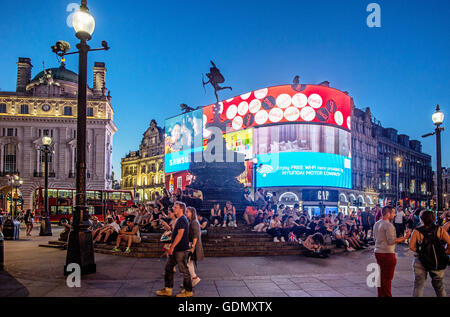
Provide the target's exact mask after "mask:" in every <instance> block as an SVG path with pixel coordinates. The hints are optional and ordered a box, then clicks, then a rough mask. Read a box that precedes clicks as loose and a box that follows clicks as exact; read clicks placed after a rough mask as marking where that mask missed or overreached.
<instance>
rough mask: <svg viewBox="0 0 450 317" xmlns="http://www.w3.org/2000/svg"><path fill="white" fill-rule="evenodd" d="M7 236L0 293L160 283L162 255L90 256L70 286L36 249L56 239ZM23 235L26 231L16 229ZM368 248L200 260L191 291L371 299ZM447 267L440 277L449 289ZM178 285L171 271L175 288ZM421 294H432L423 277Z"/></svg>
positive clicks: (110, 293) (400, 271)
mask: <svg viewBox="0 0 450 317" xmlns="http://www.w3.org/2000/svg"><path fill="white" fill-rule="evenodd" d="M38 229H39V228H35V230H34V231H33V235H32V237H31V238H26V239H23V240H21V241H5V265H6V270H5V271H3V272H0V297H5V296H12V297H23V296H30V297H148V296H155V291H157V290H159V289H161V288H162V287H163V286H164V281H163V275H162V272H163V270H164V265H165V259H138V258H125V257H119V256H112V255H104V254H96V255H95V260H96V264H97V273H96V274H93V275H89V276H86V277H83V278H82V282H81V288H69V287H67V285H66V281H65V278H64V276H63V266H64V264H65V256H66V252H65V251H61V250H57V249H47V248H39V247H38V244H41V243H46V242H47V241H48V240H55V239H56V238H55V237H57V236H58V235H59V232H60V229H58V228H56V227H55V228H54V237H53V238H48V237H39V236H38ZM21 236H22V237H24V234H23V233H22V235H21ZM397 260H398V264H397V267H396V273H395V278H394V280H393V283H392V293H393V296H398V297H400V296H402V297H403V296H408V297H409V296H411V293H412V286H413V274H412V270H411V263H412V252H410V251H409V250H408V248H407V247H406V246H405V245H400V246H397ZM373 262H375V260H374V257H373V251H371V250H364V251H360V252H352V253H342V254H337V255H334V256H332V257H330V258H329V259H311V258H305V257H301V256H283V257H254V258H253V257H232V258H206V259H205V260H204V261H202V262H200V263H199V265H198V268H197V271H198V274H199V276H200V277H201V278H202V281H201V282H200V283H199V284H198V286H196V287H195V296H196V297H218V296H220V297H254V296H257V297H375V296H376V294H377V291H376V289H375V288H369V287H368V286H367V284H366V279H367V276H368V273H367V272H366V267H367V265H368V264H370V263H373ZM448 274H450V273H449V272H447V276H446V278H445V285H446V289H447V293H450V278H449V277H448ZM180 284H182V280H181V278H180V275H179V274H176V277H175V286H174V292H177V291H178V290H179V289H180V288H179V285H180ZM424 295H425V296H427V297H429V296H435V293H434V291H433V289H432V287H431V283H430V281H429V280H428V282H427V284H426V288H425V292H424Z"/></svg>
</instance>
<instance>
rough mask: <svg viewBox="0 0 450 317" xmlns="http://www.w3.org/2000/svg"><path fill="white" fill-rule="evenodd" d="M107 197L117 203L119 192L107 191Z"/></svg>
mask: <svg viewBox="0 0 450 317" xmlns="http://www.w3.org/2000/svg"><path fill="white" fill-rule="evenodd" d="M108 199H109V200H112V201H114V202H115V203H119V202H120V192H110V193H108Z"/></svg>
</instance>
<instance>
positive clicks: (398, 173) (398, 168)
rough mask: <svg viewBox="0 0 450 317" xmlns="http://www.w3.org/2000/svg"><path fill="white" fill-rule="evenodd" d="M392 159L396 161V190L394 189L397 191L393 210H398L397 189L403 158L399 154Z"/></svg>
mask: <svg viewBox="0 0 450 317" xmlns="http://www.w3.org/2000/svg"><path fill="white" fill-rule="evenodd" d="M394 160H395V162H396V163H397V190H396V191H397V200H396V203H395V211H398V202H399V191H400V189H399V178H400V167H402V162H403V159H402V157H401V156H396V157H395V158H394Z"/></svg>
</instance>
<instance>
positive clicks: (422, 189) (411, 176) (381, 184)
mask: <svg viewBox="0 0 450 317" xmlns="http://www.w3.org/2000/svg"><path fill="white" fill-rule="evenodd" d="M374 135H375V137H376V139H377V143H378V150H377V152H378V164H377V165H378V167H377V169H378V177H377V178H378V180H377V182H378V188H377V190H378V192H379V193H380V199H383V200H384V201H385V202H388V203H389V202H391V203H394V202H396V201H397V197H398V201H399V203H400V204H402V205H403V206H406V207H409V206H410V207H426V206H429V205H430V200H431V194H432V186H433V185H432V182H433V171H432V167H431V156H430V155H428V154H425V153H423V152H422V144H421V143H420V141H417V140H410V139H409V136H407V135H405V134H398V132H397V130H396V129H393V128H383V127H382V126H381V124H380V123H375V124H374Z"/></svg>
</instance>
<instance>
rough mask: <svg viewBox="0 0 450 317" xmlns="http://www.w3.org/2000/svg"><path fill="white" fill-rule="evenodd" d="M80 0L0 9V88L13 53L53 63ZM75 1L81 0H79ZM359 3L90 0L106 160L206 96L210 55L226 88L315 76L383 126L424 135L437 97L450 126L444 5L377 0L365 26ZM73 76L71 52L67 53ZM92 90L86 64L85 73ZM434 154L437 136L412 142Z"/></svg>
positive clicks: (11, 70)
mask: <svg viewBox="0 0 450 317" xmlns="http://www.w3.org/2000/svg"><path fill="white" fill-rule="evenodd" d="M73 2H77V1H66V0H24V1H4V3H2V11H1V12H0V30H1V31H2V33H1V36H0V69H1V72H0V89H1V90H3V91H13V90H15V83H16V62H17V58H18V57H19V56H20V57H30V58H31V59H32V63H33V65H34V70H33V76H34V75H35V74H37V73H38V72H39V71H41V70H42V61H45V64H46V66H47V67H56V66H57V61H56V57H55V56H54V55H53V53H51V50H50V45H53V44H54V43H55V42H56V41H57V40H67V41H69V42H70V43H71V45H72V46H73V47H74V46H75V44H76V42H77V41H76V38H75V36H74V32H73V29H71V28H69V27H68V26H67V25H66V19H67V16H68V15H69V14H70V12H66V8H67V6H68V5H69V4H70V3H73ZM78 2H79V1H78ZM370 2H372V1H363V0H345V1H344V0H340V1H338V0H316V1H311V0H310V1H304V0H293V1H282V0H280V1H263V0H259V1H253V0H252V1H250V0H240V1H235V0H231V1H215V0H210V1H195V0H193V1H178V0H174V1H137V0H128V1H117V0H108V1H107V0H88V6H89V8H90V9H91V13H92V14H93V15H94V17H95V19H96V30H95V32H94V35H93V40H92V41H91V42H90V45H91V46H92V47H96V46H99V45H100V43H101V41H102V40H107V41H108V43H109V44H110V46H111V47H112V49H111V50H110V51H108V52H95V53H92V54H91V55H90V57H89V67H90V68H91V67H92V66H93V64H94V61H104V62H105V63H106V66H107V68H108V73H107V88H108V89H110V90H111V95H112V97H113V99H112V104H113V107H114V110H115V122H116V125H117V126H118V128H119V132H118V133H117V134H116V135H115V138H114V154H113V164H114V170H115V172H116V174H119V172H120V158H121V157H123V156H124V155H125V154H126V153H128V152H129V151H130V150H137V149H138V147H139V144H140V142H141V139H142V134H143V133H144V132H145V130H146V129H147V127H148V126H149V124H150V121H151V120H152V119H156V120H157V122H158V123H159V124H160V125H163V124H164V119H166V118H168V117H171V116H174V115H176V114H178V113H179V112H180V111H179V104H180V103H186V104H188V105H190V106H192V107H196V106H204V105H208V104H211V103H212V102H214V95H213V92H212V91H211V89H210V88H209V87H208V89H207V90H206V93H205V91H204V89H203V88H202V85H201V79H202V73H206V72H207V71H208V70H209V61H210V60H211V59H212V60H214V62H215V63H216V64H217V65H218V67H219V68H220V70H221V71H222V73H223V74H224V76H225V77H226V79H227V84H229V85H231V86H232V87H233V91H232V92H230V91H228V90H226V91H223V92H222V94H221V96H222V99H226V98H230V97H232V96H235V95H239V94H242V93H245V92H249V91H252V90H255V89H259V88H263V87H268V86H272V85H278V84H286V83H290V82H291V80H292V79H293V77H294V76H295V75H300V77H301V82H302V83H311V84H313V83H319V82H321V81H324V80H328V81H330V82H331V86H332V87H335V88H338V89H341V90H344V91H345V90H346V91H349V93H350V95H351V96H352V97H353V98H354V101H355V104H356V105H357V106H358V107H360V108H365V107H370V108H371V110H372V113H373V114H374V116H375V117H376V118H377V119H378V120H380V121H381V122H382V124H383V125H384V126H385V127H394V128H396V129H398V130H399V133H405V134H408V135H410V136H411V139H421V138H420V136H421V135H423V134H425V133H428V132H430V131H431V130H432V129H433V128H434V127H433V124H432V122H431V114H432V113H433V111H434V109H435V106H436V104H437V103H439V104H440V105H441V109H442V110H443V112H444V113H445V114H446V115H447V118H446V124H445V125H447V126H448V127H450V125H449V124H448V122H450V112H449V109H450V88H449V87H450V76H449V74H450V56H449V55H450V53H449V52H450V41H449V34H450V20H449V19H448V13H449V12H450V1H448V0H429V1H414V0H389V1H377V3H379V4H380V6H381V23H382V25H381V28H368V27H367V25H366V18H367V16H368V14H369V13H368V12H366V7H367V5H368V4H369V3H370ZM67 67H68V68H69V69H71V70H74V71H76V70H77V69H78V61H77V58H76V57H68V58H67ZM89 84H90V85H92V68H91V69H90V71H89ZM449 133H450V128H449V129H448V130H447V131H446V132H444V134H443V138H442V141H443V155H442V158H443V164H444V166H450V147H449V145H450V142H449V140H450V138H449V137H448V134H449ZM421 141H422V144H423V150H424V152H426V153H429V154H431V155H433V166H435V163H434V159H435V158H434V153H435V140H434V138H428V139H425V140H421Z"/></svg>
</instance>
